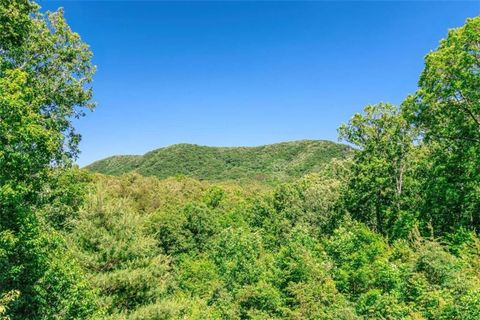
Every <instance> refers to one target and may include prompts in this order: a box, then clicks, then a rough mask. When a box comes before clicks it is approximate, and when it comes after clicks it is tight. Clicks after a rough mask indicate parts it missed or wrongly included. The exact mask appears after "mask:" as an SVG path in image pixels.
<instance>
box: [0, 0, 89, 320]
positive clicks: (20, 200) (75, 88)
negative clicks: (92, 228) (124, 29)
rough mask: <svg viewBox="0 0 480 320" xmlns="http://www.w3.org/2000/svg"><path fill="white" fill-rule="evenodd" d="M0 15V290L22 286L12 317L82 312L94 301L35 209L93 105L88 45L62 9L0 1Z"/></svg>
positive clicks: (76, 315) (83, 315)
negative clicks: (76, 120) (77, 120)
mask: <svg viewBox="0 0 480 320" xmlns="http://www.w3.org/2000/svg"><path fill="white" fill-rule="evenodd" d="M0 21H1V29H0V39H1V41H2V42H1V45H0V213H1V216H2V219H1V221H0V248H1V254H0V294H1V295H5V294H8V293H9V292H12V290H17V291H18V292H19V293H20V296H19V298H18V299H16V300H15V301H13V302H12V303H11V304H10V305H9V308H8V309H7V312H6V314H7V315H8V316H10V317H11V318H12V319H53V318H58V317H61V318H65V317H66V318H70V319H79V318H81V319H84V318H86V317H88V316H89V314H91V312H92V309H93V308H94V305H95V304H94V303H93V302H92V300H89V299H90V298H89V293H88V292H87V291H85V290H86V288H85V286H84V284H83V283H82V281H81V280H80V278H79V277H80V275H79V274H78V273H74V272H73V273H72V270H75V268H65V267H62V265H64V264H62V263H60V261H62V260H61V259H66V258H67V257H68V255H65V254H62V252H65V250H66V249H65V247H64V245H62V244H61V242H62V240H61V237H59V235H58V234H57V233H55V232H48V231H47V230H46V226H44V224H43V223H42V220H41V219H40V217H39V215H38V214H37V212H36V211H37V210H39V209H40V207H41V197H42V193H43V192H44V187H45V186H46V185H47V184H48V181H49V176H50V173H51V171H52V170H54V169H55V168H60V167H66V166H68V165H69V164H70V162H71V159H72V158H73V157H74V156H75V155H76V154H77V151H78V150H77V144H78V141H79V136H78V135H77V134H76V133H75V132H74V130H73V127H72V125H71V121H72V116H78V115H80V114H81V111H80V109H81V107H88V108H90V107H93V104H92V103H91V89H89V88H88V87H87V85H88V83H89V82H90V80H91V77H92V74H93V71H94V67H93V66H92V65H91V63H90V58H91V53H90V51H89V50H88V47H87V46H86V45H85V44H84V43H83V42H82V41H81V39H80V37H79V36H78V34H76V33H74V32H72V31H71V30H70V28H69V27H68V25H67V23H66V22H65V20H64V18H63V15H62V12H61V11H59V12H56V13H50V14H48V15H44V14H42V13H40V12H39V11H38V6H37V5H36V4H34V3H32V2H30V1H21V0H18V1H1V2H0ZM64 262H65V263H68V261H67V260H65V261H64ZM77 271H78V270H77ZM60 293H61V294H60Z"/></svg>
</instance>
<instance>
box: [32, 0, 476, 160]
mask: <svg viewBox="0 0 480 320" xmlns="http://www.w3.org/2000/svg"><path fill="white" fill-rule="evenodd" d="M40 4H41V5H42V7H43V8H44V9H45V10H47V9H48V10H53V9H56V8H57V7H59V6H62V7H64V8H65V15H66V18H67V20H68V21H69V23H70V25H71V26H72V28H73V29H74V30H75V31H77V32H78V33H80V35H81V36H82V38H83V39H84V40H85V41H86V42H87V43H89V44H90V46H91V48H92V50H93V52H94V63H95V64H96V65H97V67H98V71H97V74H96V76H95V80H94V83H93V85H94V90H95V101H97V103H98V107H97V109H96V110H95V112H93V113H88V114H87V116H86V117H84V118H82V119H81V120H79V121H77V122H76V127H77V129H78V131H79V132H80V133H81V134H82V136H83V140H82V142H81V145H80V148H81V151H82V153H81V155H80V158H79V160H78V163H79V164H80V165H86V164H88V163H90V162H92V161H94V160H98V159H101V158H104V157H107V156H110V155H114V154H142V153H145V152H147V151H149V150H152V149H154V148H158V147H162V146H167V145H171V144H175V143H182V142H187V143H196V144H202V145H213V146H239V145H243V146H250V145H260V144H267V143H274V142H280V141H286V140H297V139H329V140H337V132H336V128H337V127H338V126H339V124H340V123H342V122H345V121H348V119H349V118H350V116H351V115H353V114H354V113H355V112H359V111H361V110H362V108H363V106H365V105H367V104H371V103H376V102H381V101H382V102H392V103H400V102H401V101H402V100H403V98H404V97H405V96H406V95H407V94H408V93H411V92H413V91H414V90H415V89H416V84H417V79H418V75H419V73H420V72H421V70H422V68H423V57H424V55H425V54H426V53H427V52H429V51H430V50H433V49H434V48H435V47H436V46H437V44H438V41H439V40H440V39H441V38H443V37H445V35H446V32H447V30H448V29H449V28H453V27H458V26H461V25H462V24H463V22H464V21H465V19H466V18H467V17H473V16H476V15H479V14H480V2H458V1H455V2H426V1H425V2H390V1H389V2H372V1H368V2H360V1H357V2H198V1H196V2H159V1H149V2H139V1H135V2H134V1H131V2H128V1H102V2H94V1H59V2H53V1H40Z"/></svg>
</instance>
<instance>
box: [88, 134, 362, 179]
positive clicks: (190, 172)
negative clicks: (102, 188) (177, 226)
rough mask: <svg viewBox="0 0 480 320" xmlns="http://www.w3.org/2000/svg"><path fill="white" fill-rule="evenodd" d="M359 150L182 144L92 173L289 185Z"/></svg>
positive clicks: (107, 161) (108, 163)
mask: <svg viewBox="0 0 480 320" xmlns="http://www.w3.org/2000/svg"><path fill="white" fill-rule="evenodd" d="M352 152H353V149H352V148H351V147H350V146H348V145H344V144H340V143H336V142H333V141H329V140H295V141H286V142H279V143H273V144H265V145H259V146H240V147H217V146H204V145H198V144H189V143H179V144H174V145H170V146H167V147H162V148H157V149H154V150H152V151H149V152H146V153H145V154H143V155H114V156H110V157H107V158H104V159H101V160H98V161H95V162H93V163H91V164H89V165H87V166H85V168H86V169H88V170H90V171H92V172H98V173H102V174H108V175H121V174H124V173H128V172H137V173H139V174H141V175H144V176H156V177H158V178H167V177H170V176H177V175H185V176H190V177H194V178H197V179H200V180H213V181H218V180H259V181H285V180H288V179H289V178H295V177H299V176H302V175H304V174H307V173H310V172H316V171H318V170H320V169H321V167H322V166H324V165H325V164H326V163H328V162H330V161H331V160H333V159H344V158H346V157H348V156H350V155H351V154H352Z"/></svg>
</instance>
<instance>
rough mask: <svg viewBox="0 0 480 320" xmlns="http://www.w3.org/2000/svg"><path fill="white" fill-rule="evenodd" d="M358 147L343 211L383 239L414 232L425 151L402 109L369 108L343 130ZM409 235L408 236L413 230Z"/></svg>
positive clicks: (341, 134)
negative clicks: (418, 181) (411, 229)
mask: <svg viewBox="0 0 480 320" xmlns="http://www.w3.org/2000/svg"><path fill="white" fill-rule="evenodd" d="M339 133H340V137H341V138H342V139H345V140H346V141H348V142H349V143H352V144H354V145H355V146H356V147H358V149H359V150H357V152H356V153H355V156H354V158H353V164H352V169H351V170H352V172H351V176H350V180H349V182H348V183H347V187H346V189H345V192H344V197H343V201H344V205H345V207H346V209H347V210H348V211H349V212H350V213H351V215H352V216H353V217H354V218H356V219H358V220H359V221H362V222H364V223H366V224H367V225H369V226H370V227H372V228H373V229H374V230H376V231H378V232H381V233H392V232H393V231H394V230H399V229H400V230H401V229H403V227H405V224H406V225H407V226H406V227H407V229H409V228H408V226H410V227H411V226H412V224H413V221H414V218H415V216H412V215H414V210H415V206H414V204H415V203H416V200H415V191H416V188H415V186H416V181H415V179H414V176H415V170H416V167H417V166H416V162H417V161H418V158H419V154H420V152H421V148H420V147H419V146H415V143H414V142H415V139H416V137H417V134H416V131H415V130H414V129H413V127H412V125H411V124H410V123H409V121H407V118H406V117H405V115H404V113H403V112H402V111H401V109H399V108H397V107H395V106H393V105H391V104H384V103H380V104H376V105H371V106H367V107H365V110H364V113H363V114H358V113H357V114H355V115H354V116H353V117H352V118H351V119H350V121H349V123H348V124H343V125H342V126H341V127H340V128H339ZM408 231H409V230H408Z"/></svg>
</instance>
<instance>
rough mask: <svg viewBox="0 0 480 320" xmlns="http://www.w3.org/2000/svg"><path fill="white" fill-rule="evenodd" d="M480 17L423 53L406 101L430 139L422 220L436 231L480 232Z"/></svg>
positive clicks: (428, 142) (419, 125)
mask: <svg viewBox="0 0 480 320" xmlns="http://www.w3.org/2000/svg"><path fill="white" fill-rule="evenodd" d="M479 70H480V17H476V18H473V19H468V20H467V21H466V24H465V25H464V26H463V27H461V28H457V29H452V30H450V31H449V33H448V36H447V38H446V39H444V40H442V41H441V42H440V46H439V47H438V49H437V50H436V51H433V52H431V53H429V54H428V55H427V56H426V58H425V69H424V70H423V73H422V75H421V77H420V81H419V90H418V92H417V93H416V95H415V97H414V99H412V100H414V101H413V102H412V103H411V104H410V112H411V115H412V117H413V120H414V122H415V123H416V124H417V125H418V127H419V128H420V129H421V131H422V134H423V135H424V137H425V141H426V143H427V144H428V147H429V150H430V153H429V160H430V161H429V164H428V167H427V168H426V170H425V174H424V179H423V180H424V185H423V186H422V190H423V191H422V193H423V195H424V199H425V201H424V208H423V210H422V211H423V213H424V219H425V220H428V221H430V222H431V223H432V224H433V226H434V227H435V231H436V232H437V233H444V232H449V231H452V230H453V229H455V228H457V227H459V226H464V227H467V228H469V229H475V230H476V231H477V232H479V231H480V167H479V166H478V163H479V162H480V71H479Z"/></svg>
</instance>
